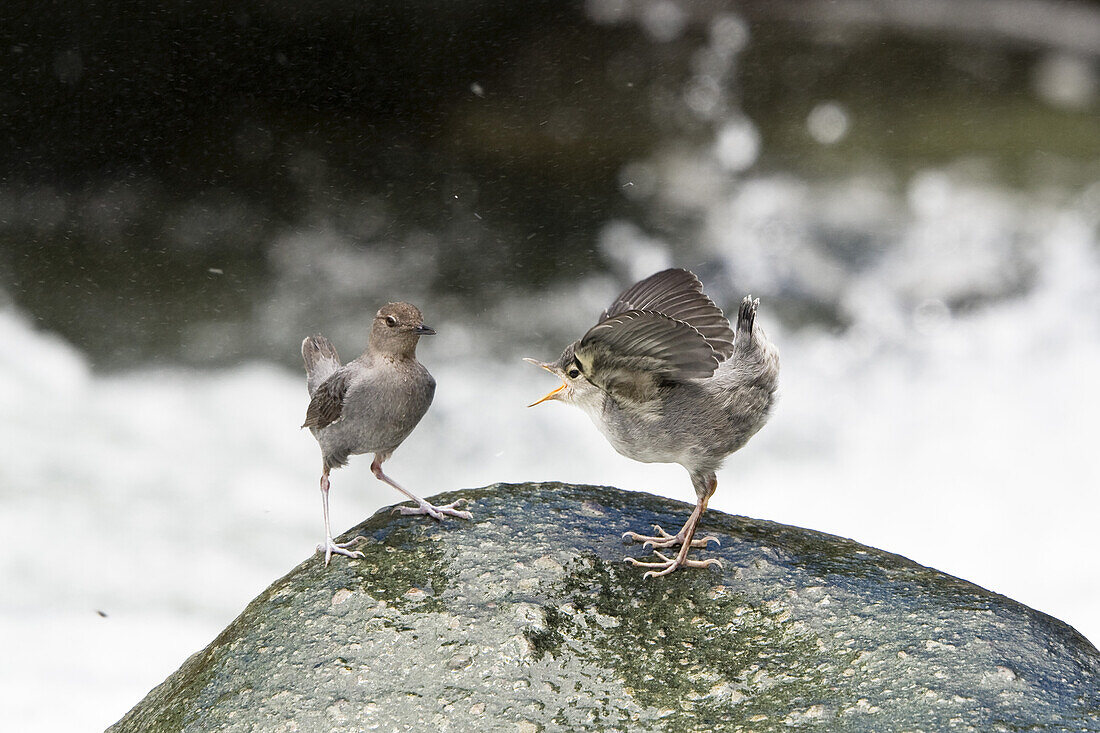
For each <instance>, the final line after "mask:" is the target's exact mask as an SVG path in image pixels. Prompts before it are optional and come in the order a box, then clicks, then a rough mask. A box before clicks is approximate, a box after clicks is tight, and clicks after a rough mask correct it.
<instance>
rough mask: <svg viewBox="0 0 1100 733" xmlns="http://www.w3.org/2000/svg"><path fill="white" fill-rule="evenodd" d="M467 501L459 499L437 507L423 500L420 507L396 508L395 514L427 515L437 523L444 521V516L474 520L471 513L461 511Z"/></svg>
mask: <svg viewBox="0 0 1100 733" xmlns="http://www.w3.org/2000/svg"><path fill="white" fill-rule="evenodd" d="M465 504H466V500H465V499H459V500H457V501H452V502H451V503H450V504H444V505H443V506H435V505H433V504H429V503H428V502H426V501H424V500H423V499H421V500H420V505H419V506H417V507H416V508H415V509H413V508H411V507H407V506H397V507H394V509H393V511H394V514H402V515H406V514H427V515H428V516H429V517H431V518H432V519H434V520H436V521H443V517H444V516H448V517H458V518H459V519H473V518H474V515H473V514H471V513H470V512H467V511H463V510H461V509H459V507H461V506H465Z"/></svg>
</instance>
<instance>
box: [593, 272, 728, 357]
mask: <svg viewBox="0 0 1100 733" xmlns="http://www.w3.org/2000/svg"><path fill="white" fill-rule="evenodd" d="M632 310H639V311H652V312H654V313H661V314H663V315H666V316H668V317H669V318H674V319H676V320H677V321H683V322H684V323H686V324H688V325H689V326H691V327H692V328H694V329H695V330H696V331H698V332H699V333H700V334H701V335H702V336H703V338H704V339H706V342H707V344H709V345H710V347H711V349H713V350H714V353H715V354H716V355H717V356H718V359H719V360H720V361H724V360H725V359H727V358H728V357H729V356H730V355H731V354H733V330H732V329H731V328H730V322H729V321H728V320H727V319H726V317H725V316H724V315H722V310H721V309H720V308H719V307H718V306H716V305H715V304H714V301H712V300H711V299H710V298H708V297H707V296H706V294H705V293H704V292H703V284H702V283H700V282H699V278H697V277H695V275H694V274H693V273H691V272H689V271H687V270H683V269H672V270H662V271H661V272H658V273H656V274H653V275H650V276H649V277H647V278H646V279H644V280H641V281H639V282H637V283H635V284H634V285H632V286H630V287H629V288H627V289H626V290H624V291H623V292H622V294H621V295H619V297H618V298H616V299H615V302H614V303H612V304H611V306H610V307H609V308H608V309H607V310H605V311H604V312H603V316H602V317H601V318H600V323H604V322H605V321H607V320H608V319H610V318H613V317H615V316H617V315H620V314H622V313H625V312H627V311H632Z"/></svg>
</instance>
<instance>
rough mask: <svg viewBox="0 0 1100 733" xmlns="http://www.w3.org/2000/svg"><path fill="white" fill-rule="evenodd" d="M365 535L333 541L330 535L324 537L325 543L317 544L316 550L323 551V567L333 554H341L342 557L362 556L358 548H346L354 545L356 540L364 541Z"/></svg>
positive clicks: (326, 565)
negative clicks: (345, 540) (347, 539)
mask: <svg viewBox="0 0 1100 733" xmlns="http://www.w3.org/2000/svg"><path fill="white" fill-rule="evenodd" d="M366 539H367V538H366V537H355V538H354V539H352V540H351V541H350V542H343V543H340V542H333V541H332V538H331V537H326V538H325V544H323V545H317V551H318V552H324V553H325V567H328V563H329V560H331V559H332V556H333V555H343V556H344V557H353V558H354V557H363V553H361V552H359V550H349V549H348V548H349V547H351V546H352V545H354V544H355V543H356V542H365V541H366Z"/></svg>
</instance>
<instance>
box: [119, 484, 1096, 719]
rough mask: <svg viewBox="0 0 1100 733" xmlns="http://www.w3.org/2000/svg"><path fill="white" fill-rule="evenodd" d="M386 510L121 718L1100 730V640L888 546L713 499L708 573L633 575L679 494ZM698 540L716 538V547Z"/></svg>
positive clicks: (268, 594) (543, 494)
mask: <svg viewBox="0 0 1100 733" xmlns="http://www.w3.org/2000/svg"><path fill="white" fill-rule="evenodd" d="M460 495H461V496H465V497H467V498H469V499H471V500H472V507H471V509H472V510H473V512H474V517H475V520H474V521H473V522H463V521H457V520H449V521H446V522H445V523H443V524H437V523H435V522H432V521H430V520H426V519H424V518H423V517H401V516H395V515H393V514H392V513H391V512H389V511H381V512H379V513H378V514H376V515H375V516H373V517H372V518H370V519H369V520H367V521H366V522H364V523H363V524H361V525H360V526H358V527H357V528H355V530H353V531H352V532H349V533H348V534H347V535H345V536H344V539H348V538H350V537H351V536H354V535H355V534H360V535H363V536H365V537H366V538H367V541H366V542H364V543H361V544H360V549H362V550H363V551H364V552H365V553H366V557H364V558H363V559H361V560H351V561H349V560H347V559H346V558H343V557H337V558H334V561H333V563H332V565H330V566H329V567H328V568H327V569H326V568H325V567H324V564H323V563H322V562H321V559H320V556H319V555H315V556H313V557H311V558H309V559H308V560H306V561H305V562H304V563H302V564H301V565H299V566H298V567H297V568H295V569H294V570H293V571H291V572H290V574H288V575H287V576H286V577H284V578H282V579H281V580H279V581H277V582H275V583H274V584H273V585H272V586H271V587H270V588H268V589H267V590H266V591H265V592H264V593H263V594H261V595H260V597H258V598H257V599H256V600H254V601H253V602H252V603H251V604H249V606H248V607H247V608H246V609H245V610H244V613H242V614H241V615H240V617H239V618H237V620H235V621H234V622H233V623H232V624H231V625H230V626H229V627H228V628H227V629H226V630H225V631H224V632H222V634H221V635H220V636H218V638H217V639H215V640H214V641H213V643H211V644H210V646H208V647H207V648H206V649H204V650H203V651H201V652H199V653H198V654H195V655H194V656H193V657H191V658H190V659H188V660H187V662H186V663H184V665H183V666H182V667H181V668H180V669H179V671H177V672H176V673H175V674H173V675H172V676H171V677H169V678H168V679H167V680H166V681H165V682H164V683H163V684H161V685H160V686H158V687H157V688H155V689H154V690H153V691H152V692H150V693H149V695H148V696H147V697H146V698H145V699H144V700H143V701H142V702H141V703H139V704H138V705H137V706H136V707H135V708H134V709H133V710H131V711H130V712H129V713H128V714H127V715H126V716H125V717H124V718H123V719H122V720H121V721H119V722H118V723H117V724H116V725H115V726H114V727H113V728H112V729H111V730H114V731H177V730H187V731H216V730H241V731H250V730H255V731H358V730H383V731H391V730H408V731H425V730H440V731H484V730H519V731H524V730H527V731H536V730H547V731H552V730H570V729H572V730H582V729H583V730H631V731H638V730H669V731H688V730H699V731H711V730H723V731H724V730H729V731H740V730H744V731H769V730H783V731H786V730H791V729H792V728H793V729H813V730H821V731H888V730H893V731H901V730H907V731H918V730H920V731H941V730H972V731H982V732H983V733H984V732H986V731H998V730H1004V731H1008V730H1012V731H1015V730H1024V729H1026V730H1044V731H1056V730H1057V731H1061V730H1065V731H1100V684H1098V682H1100V676H1098V675H1100V653H1098V652H1097V650H1096V648H1095V647H1093V646H1092V644H1090V643H1089V642H1088V641H1087V640H1086V639H1085V638H1084V637H1082V636H1081V635H1080V634H1078V633H1077V632H1076V631H1074V630H1073V629H1072V628H1071V627H1069V626H1067V625H1066V624H1064V623H1062V622H1060V621H1058V620H1056V619H1053V618H1051V617H1050V616H1046V615H1044V614H1042V613H1039V612H1037V611H1034V610H1032V609H1030V608H1027V607H1026V606H1022V605H1020V604H1019V603H1016V602H1015V601H1012V600H1010V599H1008V598H1005V597H1004V596H1000V595H997V594H995V593H990V592H989V591H986V590H984V589H982V588H979V587H977V586H975V585H972V584H970V583H967V582H965V581H962V580H959V579H957V578H953V577H951V576H948V575H944V574H942V573H939V572H937V571H935V570H930V569H929V568H925V567H922V566H920V565H916V564H915V563H913V562H910V561H909V560H906V559H905V558H903V557H899V556H897V555H891V554H889V553H886V552H882V551H880V550H875V549H872V548H869V547H864V546H862V545H858V544H856V543H854V542H851V541H849V540H845V539H841V538H839V537H834V536H831V535H825V534H821V533H818V532H811V531H808V530H804V529H797V528H794V527H787V526H783V525H779V524H773V523H770V522H762V521H757V520H752V519H745V518H742V517H734V516H729V515H726V514H721V513H719V512H715V511H710V512H708V513H707V515H706V516H705V517H704V519H703V528H704V530H705V531H706V532H707V533H709V534H714V535H716V536H718V537H719V538H720V539H721V542H722V546H721V548H717V549H714V550H707V551H697V554H698V556H699V557H718V558H721V560H722V564H723V568H722V569H721V570H719V569H717V568H710V569H707V570H691V571H681V572H676V573H673V574H672V575H670V576H668V577H664V578H657V579H651V580H642V577H641V575H642V573H641V571H639V570H638V569H635V568H632V567H630V566H629V565H627V564H625V563H624V562H623V556H624V555H626V554H630V555H635V556H638V555H640V554H641V549H640V547H638V546H637V545H624V544H623V543H622V541H621V540H620V539H619V536H620V534H621V533H622V532H623V531H625V530H627V529H646V528H648V527H649V525H651V524H653V523H654V522H656V523H659V524H661V525H662V526H665V527H676V526H679V523H680V522H682V521H683V520H684V518H686V517H687V514H688V512H689V510H690V507H689V506H687V505H685V504H681V503H678V502H674V501H670V500H668V499H663V498H659V497H655V496H651V495H648V494H639V493H629V492H624V491H619V490H617V489H609V488H596V487H589V486H567V485H562V484H524V485H515V486H510V485H497V486H491V487H488V488H486V489H480V490H476V491H462V492H456V493H454V494H447V495H444V496H441V497H438V498H436V499H434V500H435V501H436V502H447V501H451V500H452V499H453V498H456V497H457V496H460ZM712 547H713V545H712Z"/></svg>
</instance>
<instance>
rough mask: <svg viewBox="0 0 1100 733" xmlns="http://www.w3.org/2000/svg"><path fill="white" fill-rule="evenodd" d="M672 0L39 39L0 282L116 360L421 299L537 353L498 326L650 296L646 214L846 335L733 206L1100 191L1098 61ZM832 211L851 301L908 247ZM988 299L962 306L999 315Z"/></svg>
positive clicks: (261, 349)
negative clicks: (719, 240)
mask: <svg viewBox="0 0 1100 733" xmlns="http://www.w3.org/2000/svg"><path fill="white" fill-rule="evenodd" d="M646 7H648V6H642V5H639V6H637V7H635V6H633V5H630V4H625V5H623V6H622V7H620V6H619V5H618V4H616V3H603V2H593V3H589V4H588V5H587V6H586V5H583V4H560V3H523V4H514V3H503V2H472V3H465V4H462V5H459V6H447V7H445V8H444V7H437V6H435V5H433V4H430V3H381V4H379V3H372V4H370V6H369V7H368V6H364V7H345V6H344V5H341V4H329V5H322V6H319V7H315V8H313V9H311V10H303V9H299V8H297V7H292V6H290V5H286V4H282V3H277V2H273V3H265V4H258V5H254V6H252V7H250V8H249V9H247V10H242V9H234V10H226V9H224V8H222V7H221V6H215V5H211V4H208V3H202V2H193V3H186V4H182V5H180V6H178V7H176V8H173V9H171V10H168V9H165V8H161V7H160V6H159V5H157V4H154V3H140V2H138V3H130V4H127V5H126V6H124V7H120V8H118V9H114V10H108V9H90V8H83V7H75V6H74V7H71V8H68V9H65V8H62V12H60V13H58V14H45V13H42V14H34V13H32V14H25V15H22V16H20V17H19V18H18V19H13V20H14V22H13V23H12V24H11V25H10V28H11V31H10V33H9V41H10V45H9V47H8V48H7V53H6V55H5V57H4V60H3V65H4V67H5V72H6V76H7V77H8V78H10V79H12V80H13V83H12V85H11V87H10V89H9V91H8V93H7V94H5V95H4V96H3V97H2V98H0V101H2V103H3V109H4V114H5V118H6V120H7V123H8V138H9V144H8V145H6V146H4V150H3V151H0V160H2V161H3V163H4V167H5V171H6V172H5V175H4V179H3V182H2V184H0V266H2V274H0V288H2V289H3V290H4V291H6V292H7V294H8V295H9V296H10V297H11V298H12V300H13V301H14V302H15V304H16V305H17V306H19V307H20V308H21V309H23V310H25V311H26V312H28V313H29V314H31V316H32V317H33V318H34V319H35V320H36V321H37V322H38V323H39V324H40V325H41V326H43V327H45V328H48V329H50V330H52V331H55V332H57V333H59V334H61V335H62V336H64V337H65V338H67V339H68V340H70V341H71V342H73V343H75V344H76V345H77V346H79V347H80V348H81V349H82V350H84V351H86V352H87V353H88V354H90V355H91V357H92V358H93V360H94V362H95V363H96V364H97V365H99V366H102V367H108V368H110V367H120V366H125V365H127V364H130V363H133V362H144V361H148V360H151V359H152V360H168V361H181V362H185V363H188V364H195V365H203V364H210V365H212V364H224V363H232V362H236V361H239V360H240V359H242V358H245V357H248V356H258V357H261V358H272V359H277V360H280V361H283V362H286V363H289V362H291V361H293V360H294V359H295V358H296V354H295V351H296V349H295V348H291V347H293V345H294V344H295V343H297V339H296V338H292V337H293V336H295V335H296V334H299V333H302V332H306V331H310V330H318V329H321V328H327V329H328V330H330V331H331V330H342V331H344V332H347V333H349V334H350V333H352V332H354V331H355V330H356V324H357V323H359V322H361V321H362V319H363V318H365V317H366V316H367V315H368V314H370V313H372V312H373V310H374V309H375V308H376V307H377V305H378V304H380V303H381V302H385V301H386V300H389V299H393V298H407V299H414V300H417V301H418V302H421V303H422V304H423V305H424V307H425V308H426V310H427V311H428V312H429V313H430V314H431V313H433V312H434V313H440V314H445V316H444V315H440V316H437V319H438V318H441V317H446V318H456V319H464V320H467V321H473V322H475V323H480V324H481V325H483V326H484V327H485V330H486V331H487V333H489V334H494V333H498V334H501V335H502V336H503V338H505V339H506V340H507V339H511V340H515V339H519V340H521V341H527V340H532V341H536V342H538V341H540V338H539V337H538V335H537V334H536V335H535V337H533V338H531V339H528V338H527V337H525V336H524V333H525V331H529V330H531V329H530V328H528V329H524V328H523V326H522V325H521V324H515V323H510V322H509V320H508V319H507V318H506V317H505V318H503V319H501V318H499V317H497V316H496V315H493V314H495V313H497V311H498V310H499V309H500V308H502V307H505V306H506V305H507V304H508V302H509V299H511V298H521V299H522V298H531V297H537V295H538V294H539V293H541V292H543V291H544V290H545V289H546V288H562V287H565V288H569V287H570V286H572V285H573V284H575V283H577V282H578V281H581V280H583V279H585V278H587V277H590V276H592V275H598V274H600V273H607V274H608V275H610V276H611V277H613V278H615V281H614V282H615V284H616V285H620V284H623V281H624V280H625V279H627V278H628V277H629V274H630V273H627V272H624V271H623V268H622V267H621V266H620V265H621V262H619V263H617V262H616V261H615V257H614V256H613V255H612V254H609V252H608V251H607V248H606V247H601V245H600V240H601V233H606V231H607V229H608V227H609V224H611V223H613V222H616V221H625V222H630V223H631V224H632V225H633V226H635V227H636V230H637V233H638V235H639V236H644V237H648V238H652V239H657V240H659V241H661V242H662V246H663V247H664V248H665V249H666V250H667V251H668V252H669V253H670V255H671V257H670V259H671V260H672V261H673V262H675V263H676V264H680V265H686V266H689V267H693V268H695V269H697V270H699V271H700V274H701V275H703V276H704V279H705V280H709V281H710V282H709V283H708V284H709V285H710V286H711V287H712V288H715V289H716V290H717V291H718V292H717V295H718V297H720V298H721V299H722V300H724V303H723V304H725V305H728V304H730V303H733V302H735V301H736V299H737V298H739V297H740V296H739V293H740V292H741V291H742V290H749V289H751V290H753V291H754V292H756V293H759V294H760V295H762V296H764V297H765V298H767V299H769V300H770V301H771V302H772V304H773V306H774V307H775V308H776V309H777V310H778V312H779V313H780V314H781V315H782V317H783V318H784V320H785V321H786V322H787V323H788V324H790V325H794V326H797V325H799V324H805V323H824V324H833V325H834V326H835V327H840V328H843V327H845V326H847V325H848V324H849V323H850V321H851V319H850V318H847V317H846V316H845V314H844V313H843V312H841V311H842V309H841V308H840V306H839V304H838V297H837V293H836V292H835V291H834V292H828V293H826V292H814V290H813V288H807V287H805V286H804V285H803V284H801V283H799V282H797V278H793V279H792V278H790V277H783V276H782V275H781V274H779V275H778V276H777V274H776V273H774V272H772V273H769V277H765V278H760V277H756V276H755V275H757V273H755V272H753V271H752V270H751V269H748V270H746V268H743V267H740V266H739V264H738V262H737V261H736V260H734V259H731V258H728V257H722V256H716V254H715V253H714V252H712V251H706V248H705V247H701V246H700V240H701V239H703V238H704V233H703V232H701V228H702V227H703V226H704V223H703V222H704V220H705V219H706V218H707V214H708V211H710V210H712V209H713V207H714V201H713V199H714V195H715V194H716V193H720V192H729V191H732V190H735V189H736V188H737V187H739V186H741V185H743V182H744V180H745V179H746V178H747V177H753V178H759V177H767V176H772V175H777V176H787V177H792V178H793V179H795V180H797V181H803V182H806V183H807V184H811V185H812V184H822V185H824V186H825V188H826V190H827V189H828V188H829V187H830V186H831V185H832V183H831V182H850V181H851V180H853V179H855V178H862V179H865V180H866V182H867V183H866V185H867V186H868V187H870V188H872V189H877V190H880V191H881V192H882V193H883V195H884V196H885V197H888V198H889V197H895V198H897V197H902V198H903V197H904V195H905V190H906V188H907V187H908V185H909V182H910V180H911V178H912V176H914V175H917V174H919V173H920V172H921V171H922V170H925V169H938V168H941V167H943V166H953V167H954V168H956V169H957V170H959V171H960V172H961V173H960V174H961V175H962V176H963V177H964V178H966V179H969V180H975V181H977V182H979V183H980V184H982V185H989V186H992V187H1002V186H1004V187H1009V188H1012V189H1017V190H1021V191H1025V192H1035V191H1041V192H1044V193H1045V192H1050V191H1051V190H1053V191H1055V192H1057V193H1060V194H1061V195H1063V196H1065V197H1072V196H1073V195H1074V193H1075V192H1080V191H1081V190H1083V189H1085V188H1087V186H1088V185H1089V184H1090V183H1091V182H1092V181H1093V180H1095V179H1096V176H1097V171H1098V166H1100V162H1098V161H1100V135H1098V134H1097V133H1098V130H1100V128H1098V122H1097V116H1096V115H1097V106H1098V105H1097V92H1096V88H1097V72H1096V57H1095V56H1089V55H1087V54H1084V55H1082V54H1081V53H1079V52H1077V51H1074V49H1073V48H1072V41H1073V40H1074V39H1073V38H1065V39H1064V43H1065V44H1067V46H1068V49H1067V48H1059V47H1057V46H1052V45H1050V44H1046V45H1044V44H1040V43H1036V42H1034V40H1032V39H1031V38H1030V37H1028V36H1027V35H1026V34H1024V35H1023V37H1020V33H1017V34H1016V35H1013V34H1012V33H1008V34H1007V35H1006V34H1004V33H999V32H993V31H992V30H991V31H990V32H989V33H987V34H984V35H982V34H980V33H973V32H971V33H959V32H957V29H955V28H953V27H951V25H950V24H947V25H946V26H945V25H941V26H939V27H932V28H931V29H925V30H921V31H917V30H913V29H912V28H911V27H909V26H907V25H906V24H904V23H900V22H899V23H897V24H894V25H891V24H881V25H868V24H860V23H850V22H840V19H838V18H837V17H833V16H829V15H819V14H814V13H809V12H808V13H807V14H806V15H805V16H802V15H800V14H798V13H793V14H791V13H787V14H785V15H784V14H783V13H781V12H779V10H780V9H781V6H769V5H768V4H748V5H747V6H744V7H741V6H736V5H730V6H728V7H723V6H722V5H721V4H718V5H717V6H715V7H714V8H712V9H709V10H706V11H703V10H700V9H698V8H696V7H694V6H691V7H685V8H679V6H676V5H675V4H672V3H667V4H661V3H658V4H655V5H654V6H653V7H652V8H650V9H649V10H646V9H645V8H646ZM1091 7H1094V6H1085V9H1086V10H1087V9H1088V8H1091ZM987 12H989V13H991V15H990V21H991V23H992V21H993V20H995V19H996V18H997V15H996V12H995V11H993V10H991V9H990V10H988V11H987ZM1087 18H1090V19H1091V20H1092V21H1094V22H1095V13H1093V14H1092V15H1091V16H1087ZM722 144H725V145H726V147H727V148H728V150H727V151H726V152H725V153H724V154H719V156H718V158H719V162H718V165H717V166H715V165H714V161H713V160H710V161H705V160H703V159H706V158H709V157H711V156H710V155H709V151H710V150H712V149H716V146H720V145H722ZM722 155H724V157H722ZM677 169H679V171H680V172H679V173H676V170H677ZM677 175H680V176H682V178H677V177H676V176H677ZM686 181H693V182H694V184H696V185H697V186H699V187H705V188H708V189H709V192H704V193H703V194H702V195H703V198H706V197H708V196H709V197H710V199H711V200H700V198H699V195H697V192H693V191H691V190H686V191H685V189H690V188H691V186H688V185H686ZM837 185H845V184H843V183H838V184H837ZM693 197H694V198H693ZM902 205H904V201H902ZM848 206H856V204H848ZM822 218H823V217H821V216H820V215H812V214H808V215H806V216H804V217H803V221H802V222H800V223H799V226H803V227H804V228H805V229H806V231H805V232H804V237H805V238H806V239H807V240H808V241H807V244H806V247H808V248H809V249H811V250H813V251H814V252H815V253H816V254H817V256H819V257H820V258H821V259H822V261H823V262H826V263H827V265H828V267H829V268H832V269H834V270H836V271H837V272H838V273H839V277H841V279H846V278H847V277H848V276H850V275H851V274H853V273H857V272H859V271H860V270H861V269H864V268H866V267H867V266H869V265H871V264H873V263H875V262H877V261H878V260H879V259H881V258H882V257H883V256H884V254H885V253H886V252H887V251H889V250H890V249H892V248H894V247H895V245H896V241H897V237H896V236H895V231H893V230H896V228H897V226H898V225H897V224H896V222H895V221H890V219H891V218H892V212H885V211H884V212H882V213H881V214H880V215H878V216H877V217H876V218H877V220H876V221H856V222H853V221H847V222H844V221H841V222H837V221H822V220H821V219H822ZM834 218H835V217H834ZM902 226H904V224H902ZM776 246H777V247H778V246H781V243H780V244H777V245H776ZM1014 254H1015V253H1013V252H1009V253H1008V254H1007V255H1006V262H1007V264H1006V267H1009V268H1011V267H1013V266H1014V265H1013V263H1012V260H1011V258H1012V256H1014ZM772 269H774V267H773V268H772ZM1016 279H1017V280H1019V282H1016V283H1014V284H1012V287H1006V288H1004V290H1005V291H1006V292H1007V291H1009V290H1013V289H1015V288H1018V287H1024V286H1026V282H1024V280H1026V277H1018V278H1016ZM971 290H972V292H963V293H958V294H955V295H954V296H953V297H954V303H953V305H957V306H967V305H970V304H972V303H973V302H975V301H981V300H982V299H983V298H984V297H986V296H987V295H988V293H984V292H982V291H981V288H978V287H975V288H972V289H971ZM996 294H998V293H994V295H996ZM949 305H952V304H949ZM568 325H569V326H570V327H574V326H573V324H568ZM558 336H559V334H556V333H555V334H546V335H545V337H544V338H543V339H542V340H547V339H549V340H553V339H554V338H556V337H558ZM486 338H487V339H488V343H487V344H486V346H485V348H487V349H490V350H498V349H500V345H499V344H498V343H497V342H496V341H497V340H496V339H494V338H493V337H492V336H491V335H490V336H486ZM288 339H289V341H288ZM288 343H289V346H288ZM506 350H507V349H506Z"/></svg>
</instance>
